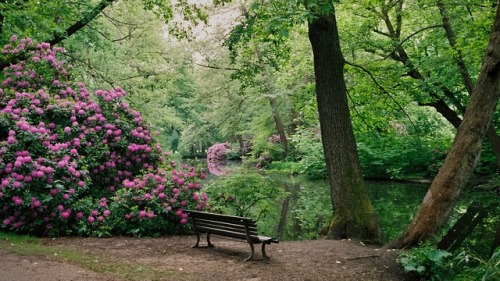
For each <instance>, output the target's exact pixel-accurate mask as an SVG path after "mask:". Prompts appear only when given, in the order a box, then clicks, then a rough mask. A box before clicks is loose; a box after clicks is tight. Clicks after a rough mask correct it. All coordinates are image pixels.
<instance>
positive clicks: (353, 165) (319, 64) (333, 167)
mask: <svg viewBox="0 0 500 281" xmlns="http://www.w3.org/2000/svg"><path fill="white" fill-rule="evenodd" d="M309 40H310V41H311V45H312V49H313V54H314V73H315V78H316V99H317V103H318V111H319V122H320V126H321V139H322V142H323V148H324V153H325V160H326V166H327V170H328V177H329V179H330V189H331V197H332V205H333V217H332V220H331V222H330V224H329V226H328V228H327V236H328V237H329V238H332V239H341V238H355V239H361V240H364V241H371V242H380V238H381V232H380V228H379V225H378V219H377V216H376V214H375V211H374V209H373V207H372V205H371V203H370V199H369V198H368V194H367V191H366V188H365V184H364V181H363V178H362V175H361V168H360V165H359V159H358V153H357V150H356V142H355V139H354V133H353V129H352V124H351V118H350V114H349V106H348V102H347V90H346V86H345V81H344V73H343V69H344V58H343V55H342V52H341V49H340V42H339V35H338V30H337V23H336V19H335V12H334V10H331V11H330V12H329V13H328V14H320V15H316V17H315V18H314V19H313V20H311V21H310V22H309Z"/></svg>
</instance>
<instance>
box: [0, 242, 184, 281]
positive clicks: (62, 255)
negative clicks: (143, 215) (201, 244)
mask: <svg viewBox="0 0 500 281" xmlns="http://www.w3.org/2000/svg"><path fill="white" fill-rule="evenodd" d="M0 250H2V251H4V252H8V253H13V254H17V255H22V256H28V255H30V256H46V257H50V258H51V259H55V260H58V261H62V262H65V263H69V264H72V265H76V266H79V267H82V268H84V269H88V270H91V271H94V272H97V273H100V274H102V275H105V276H110V277H118V278H120V279H123V280H135V281H136V280H165V278H168V279H170V278H171V279H180V278H179V277H180V276H177V278H176V274H177V273H176V272H173V271H171V270H168V269H162V268H159V267H153V266H148V265H143V264H139V263H133V262H130V261H123V260H118V259H116V258H113V257H110V256H97V255H92V254H88V253H84V252H82V251H81V250H76V249H67V248H63V247H61V246H49V245H44V244H42V243H41V240H40V239H38V238H35V237H32V236H25V235H15V234H11V233H4V232H0ZM183 277H184V278H185V277H186V276H183Z"/></svg>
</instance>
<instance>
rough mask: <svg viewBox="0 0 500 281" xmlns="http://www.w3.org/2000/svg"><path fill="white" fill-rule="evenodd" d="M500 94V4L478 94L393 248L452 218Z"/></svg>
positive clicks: (424, 235) (434, 230)
mask: <svg viewBox="0 0 500 281" xmlns="http://www.w3.org/2000/svg"><path fill="white" fill-rule="evenodd" d="M499 97H500V6H497V12H496V15H495V22H494V25H493V29H492V32H491V37H490V41H489V44H488V47H487V49H486V52H485V56H484V60H483V66H482V68H481V72H480V73H479V77H478V82H477V85H476V87H475V89H474V93H473V94H472V97H471V99H470V101H469V105H468V107H467V109H466V111H465V114H464V118H463V121H462V123H461V124H460V127H459V128H458V130H457V133H456V135H455V139H454V141H453V144H452V147H451V150H450V152H449V153H448V155H447V156H446V160H445V162H444V165H443V167H442V168H441V170H440V171H439V173H438V174H437V176H436V178H435V179H434V181H433V182H432V185H431V187H430V189H429V191H428V192H427V194H426V196H425V198H424V200H423V202H422V205H421V206H420V208H419V210H418V212H417V214H416V216H415V218H414V219H413V221H412V223H411V224H410V226H409V227H408V228H407V229H406V230H405V231H404V232H403V233H402V234H401V235H400V236H399V237H398V238H397V239H395V240H394V241H392V242H391V243H389V245H388V247H391V248H409V247H412V246H415V245H417V244H418V243H419V242H421V241H425V240H427V239H430V238H432V237H434V236H435V235H436V234H437V233H438V231H439V230H440V229H441V228H442V226H443V225H444V224H445V223H446V221H447V220H448V219H449V217H450V215H451V213H452V211H453V208H454V206H455V203H456V201H457V199H458V197H459V195H460V192H461V191H462V189H463V188H464V186H465V184H466V183H467V181H468V179H469V176H470V175H471V173H472V171H473V169H474V167H475V165H476V163H477V160H478V157H479V154H480V151H481V145H482V139H483V138H484V136H485V134H486V130H487V129H488V127H489V126H490V123H491V119H492V117H493V113H494V112H495V109H496V106H497V104H498V100H499Z"/></svg>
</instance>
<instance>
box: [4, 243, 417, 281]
mask: <svg viewBox="0 0 500 281" xmlns="http://www.w3.org/2000/svg"><path fill="white" fill-rule="evenodd" d="M194 243H195V237H194V236H168V237H162V238H126V237H115V238H57V239H42V240H41V244H42V246H43V247H45V246H48V248H49V249H50V250H49V251H50V252H47V253H45V254H36V255H35V254H33V253H31V254H30V253H28V254H23V253H22V252H20V251H16V248H15V247H16V245H15V244H13V243H12V244H9V243H3V244H1V245H0V273H1V274H0V280H1V281H4V280H16V281H33V280H38V281H48V280H51V281H52V280H61V281H62V280H64V281H69V280H72V281H83V280H86V281H88V280H90V281H97V280H107V281H121V280H134V281H139V280H252V281H261V280H340V281H342V280H357V281H359V280H370V281H373V280H384V281H400V280H405V278H406V277H405V275H404V274H403V272H402V270H401V268H400V267H399V266H398V265H397V263H396V257H397V255H398V252H397V251H394V250H383V249H379V248H377V247H374V246H367V245H363V244H361V243H359V242H355V241H332V240H321V239H320V240H313V241H294V242H280V243H279V244H272V245H268V246H267V247H266V252H267V254H268V256H270V257H271V260H269V261H263V260H255V261H248V262H245V261H244V260H245V258H246V257H247V256H248V255H249V252H250V250H249V246H248V244H246V243H243V242H241V241H234V240H228V239H224V238H219V237H216V236H215V237H213V238H212V243H214V244H215V246H216V247H215V248H191V247H192V246H193V245H194ZM45 248H46V247H45ZM257 253H258V255H257V257H259V256H260V245H257V247H256V254H257ZM406 280H408V279H407V278H406Z"/></svg>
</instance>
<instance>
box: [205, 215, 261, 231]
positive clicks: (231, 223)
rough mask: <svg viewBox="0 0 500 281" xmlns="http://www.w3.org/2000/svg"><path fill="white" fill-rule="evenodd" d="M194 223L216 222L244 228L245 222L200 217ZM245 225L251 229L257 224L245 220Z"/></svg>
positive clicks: (255, 227)
mask: <svg viewBox="0 0 500 281" xmlns="http://www.w3.org/2000/svg"><path fill="white" fill-rule="evenodd" d="M195 219H196V223H202V222H203V223H214V224H215V223H217V224H219V225H221V226H222V225H228V226H238V227H241V228H243V229H244V228H245V223H244V222H227V221H219V220H209V219H200V218H196V217H195ZM246 225H247V226H248V227H249V228H251V229H257V225H256V224H255V223H249V222H247V223H246Z"/></svg>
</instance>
